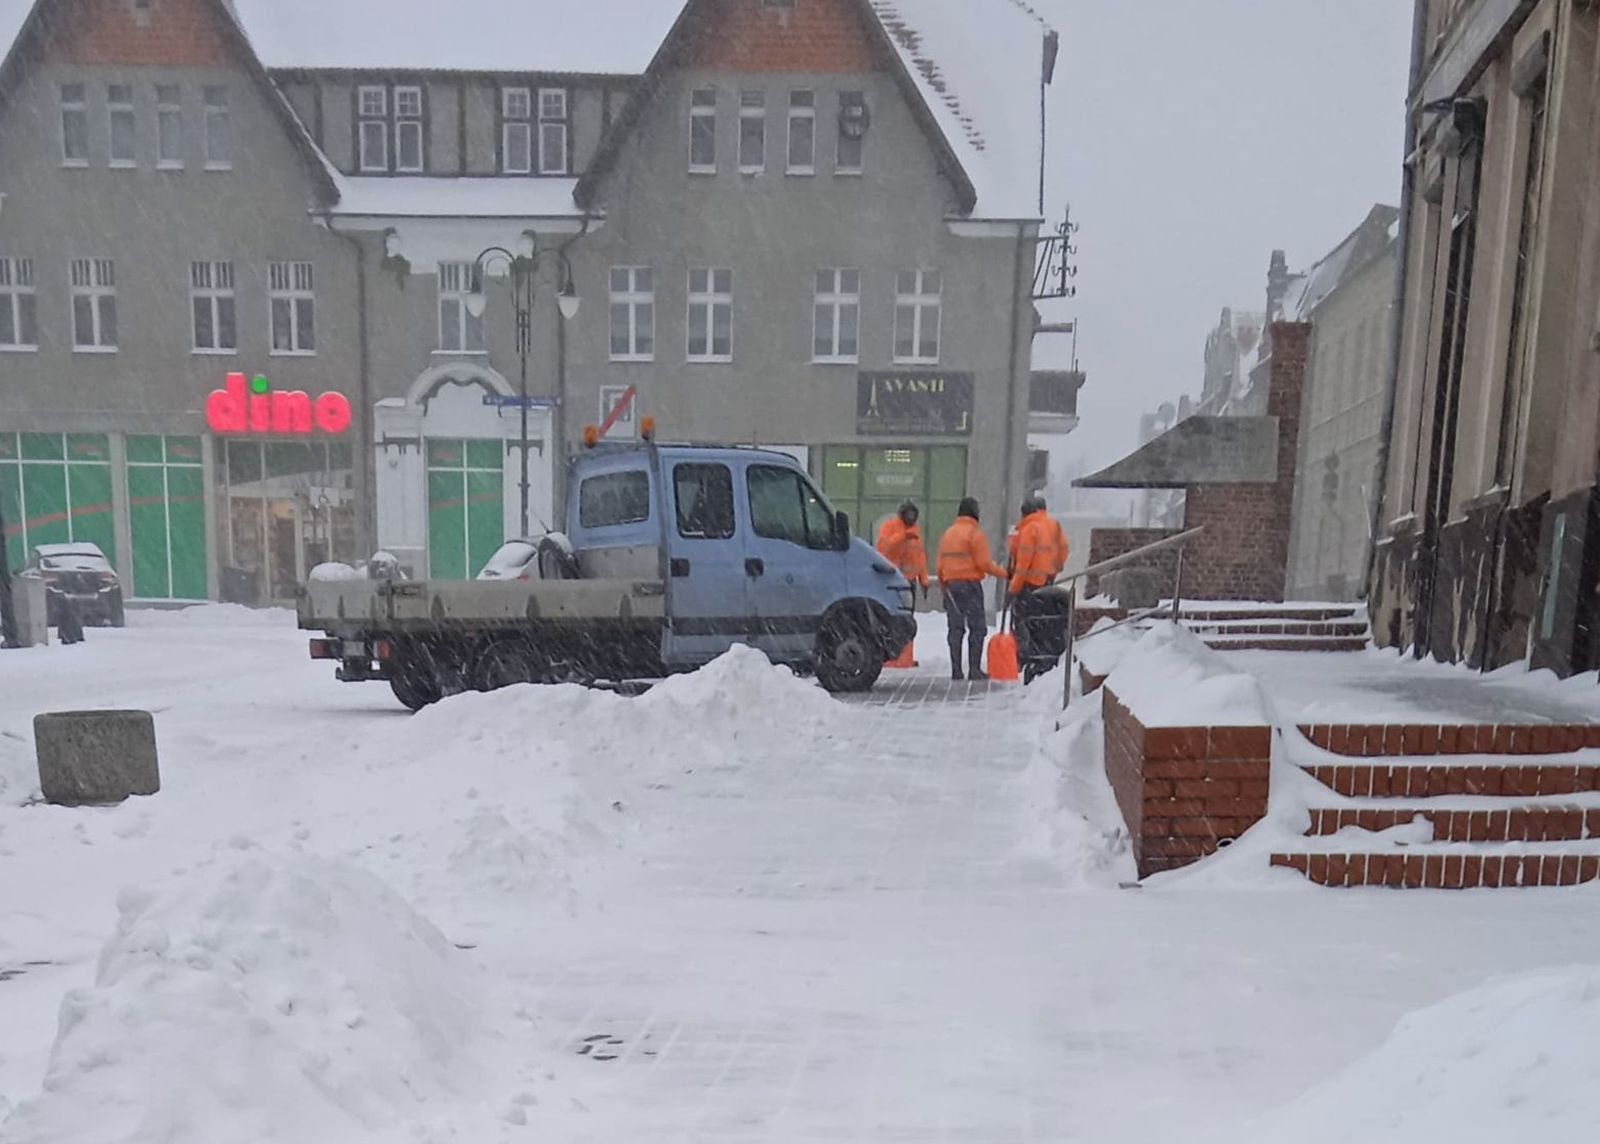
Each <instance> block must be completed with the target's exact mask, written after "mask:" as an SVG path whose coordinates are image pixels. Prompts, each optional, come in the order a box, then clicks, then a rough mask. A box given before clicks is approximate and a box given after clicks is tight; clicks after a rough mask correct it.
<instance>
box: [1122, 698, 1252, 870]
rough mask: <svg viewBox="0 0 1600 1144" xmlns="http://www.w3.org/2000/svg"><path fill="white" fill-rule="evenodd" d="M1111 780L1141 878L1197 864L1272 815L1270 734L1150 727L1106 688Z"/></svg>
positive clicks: (1239, 729)
mask: <svg viewBox="0 0 1600 1144" xmlns="http://www.w3.org/2000/svg"><path fill="white" fill-rule="evenodd" d="M1101 710H1102V711H1103V712H1104V725H1105V765H1106V777H1107V779H1109V780H1110V782H1111V789H1112V791H1113V792H1114V793H1115V794H1116V798H1117V806H1118V807H1119V808H1120V809H1121V811H1122V818H1123V821H1124V822H1126V823H1127V826H1128V834H1129V836H1130V838H1131V839H1132V844H1133V855H1134V860H1135V861H1136V862H1137V864H1138V869H1139V877H1141V878H1144V877H1148V876H1149V875H1151V874H1156V873H1159V872H1161V871H1162V870H1173V869H1177V868H1178V867H1180V866H1187V865H1189V864H1191V863H1193V862H1198V861H1199V860H1200V859H1201V858H1204V857H1206V856H1207V855H1208V854H1213V853H1215V852H1216V851H1217V849H1218V848H1219V847H1220V846H1222V845H1223V844H1225V843H1228V842H1231V841H1233V840H1234V839H1235V838H1238V837H1239V835H1241V834H1243V833H1244V832H1245V831H1246V830H1249V829H1250V828H1251V827H1252V826H1254V825H1255V824H1256V823H1257V822H1259V821H1261V819H1262V818H1264V817H1266V813H1267V795H1268V790H1269V784H1270V781H1271V773H1272V729H1271V728H1270V727H1149V728H1147V727H1145V726H1144V725H1143V724H1142V723H1140V722H1139V720H1138V717H1137V716H1135V715H1134V714H1133V712H1131V711H1130V710H1128V708H1127V706H1126V705H1124V704H1123V703H1122V701H1121V700H1119V699H1118V698H1117V696H1116V694H1115V693H1114V692H1113V691H1112V689H1111V688H1109V687H1107V688H1105V689H1104V702H1103V706H1102V708H1101Z"/></svg>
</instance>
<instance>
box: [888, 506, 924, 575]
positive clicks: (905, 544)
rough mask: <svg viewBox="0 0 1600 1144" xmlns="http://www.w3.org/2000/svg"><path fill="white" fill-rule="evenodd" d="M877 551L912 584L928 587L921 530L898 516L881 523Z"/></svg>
mask: <svg viewBox="0 0 1600 1144" xmlns="http://www.w3.org/2000/svg"><path fill="white" fill-rule="evenodd" d="M878 551H879V552H881V553H882V554H883V556H884V557H885V558H886V559H887V560H888V561H889V563H891V564H893V565H894V566H895V567H896V568H898V569H900V574H901V575H903V576H904V577H905V578H906V579H907V580H908V581H910V582H911V583H913V584H921V585H922V586H923V587H924V588H926V587H927V586H928V550H927V549H926V548H924V547H923V544H922V530H921V529H920V528H919V527H917V526H916V525H914V524H907V523H906V522H905V521H903V520H901V519H900V518H899V517H898V516H892V517H890V518H889V519H888V520H886V521H884V522H883V527H882V528H880V529H879V530H878Z"/></svg>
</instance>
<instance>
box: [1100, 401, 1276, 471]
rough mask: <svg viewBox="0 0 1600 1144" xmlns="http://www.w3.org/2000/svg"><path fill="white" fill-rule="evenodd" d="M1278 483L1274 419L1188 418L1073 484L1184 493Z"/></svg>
mask: <svg viewBox="0 0 1600 1144" xmlns="http://www.w3.org/2000/svg"><path fill="white" fill-rule="evenodd" d="M1277 479H1278V419H1277V418H1276V417H1189V418H1186V419H1185V420H1183V421H1180V422H1178V423H1177V424H1176V425H1174V426H1173V427H1172V428H1171V429H1168V430H1167V431H1166V432H1165V433H1163V434H1161V436H1159V437H1156V438H1153V439H1152V440H1150V441H1147V442H1145V443H1144V444H1143V445H1141V446H1139V447H1138V448H1137V449H1135V450H1134V451H1133V452H1132V453H1129V454H1128V455H1127V456H1126V457H1124V458H1122V460H1120V461H1118V462H1117V463H1116V464H1114V465H1110V466H1108V467H1106V468H1104V469H1101V470H1100V471H1099V472H1098V473H1092V474H1090V475H1089V476H1087V477H1080V478H1079V479H1078V480H1076V481H1073V482H1072V483H1073V484H1074V485H1075V486H1077V487H1078V488H1082V489H1181V488H1187V487H1188V486H1190V485H1200V484H1271V483H1273V482H1274V481H1276V480H1277Z"/></svg>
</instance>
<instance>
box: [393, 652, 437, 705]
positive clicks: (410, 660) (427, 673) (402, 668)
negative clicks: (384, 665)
mask: <svg viewBox="0 0 1600 1144" xmlns="http://www.w3.org/2000/svg"><path fill="white" fill-rule="evenodd" d="M389 690H390V691H393V692H394V697H395V698H396V699H398V700H400V702H401V704H402V705H404V706H405V708H406V709H407V710H410V711H421V710H422V709H423V708H424V707H427V706H430V705H432V704H434V703H437V702H439V700H441V699H443V698H444V689H443V688H442V687H440V686H439V679H438V676H437V675H436V674H435V672H434V670H433V659H432V657H431V656H429V655H428V654H427V653H426V651H421V652H420V654H419V655H416V656H407V657H405V658H403V659H397V660H395V661H394V663H392V664H391V665H390V667H389Z"/></svg>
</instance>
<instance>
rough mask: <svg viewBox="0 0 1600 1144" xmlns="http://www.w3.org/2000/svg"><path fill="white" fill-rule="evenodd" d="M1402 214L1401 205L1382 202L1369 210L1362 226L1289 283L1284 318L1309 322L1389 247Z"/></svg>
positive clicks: (1362, 221) (1393, 239)
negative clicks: (1337, 292)
mask: <svg viewBox="0 0 1600 1144" xmlns="http://www.w3.org/2000/svg"><path fill="white" fill-rule="evenodd" d="M1399 217H1400V211H1399V209H1398V208H1396V207H1391V206H1385V205H1383V204H1382V203H1379V204H1378V205H1376V206H1374V207H1373V208H1372V209H1371V210H1370V211H1368V212H1367V217H1366V218H1364V219H1362V220H1361V225H1360V226H1358V227H1356V228H1355V230H1353V231H1351V232H1350V233H1349V234H1347V235H1346V236H1345V237H1344V239H1343V240H1342V241H1341V242H1340V243H1339V245H1338V246H1336V247H1334V248H1333V249H1332V250H1330V251H1329V252H1328V253H1327V254H1326V255H1324V256H1323V257H1322V259H1321V260H1320V261H1319V262H1318V263H1317V264H1316V265H1315V266H1313V267H1312V268H1311V269H1310V270H1308V271H1306V272H1305V273H1304V274H1302V275H1300V276H1299V277H1298V278H1297V279H1296V280H1295V282H1294V283H1293V284H1292V285H1291V286H1290V287H1289V291H1288V293H1287V294H1286V295H1285V296H1284V300H1283V318H1284V320H1285V321H1292V322H1309V321H1310V320H1311V316H1312V313H1313V312H1314V311H1315V310H1316V308H1317V307H1318V306H1320V305H1322V303H1323V302H1325V301H1327V300H1328V296H1329V295H1331V294H1332V293H1333V292H1334V291H1335V290H1337V289H1339V287H1340V286H1343V285H1344V284H1345V283H1346V282H1348V281H1349V280H1350V279H1351V278H1353V277H1355V275H1356V274H1357V273H1358V272H1359V271H1360V270H1362V269H1363V268H1364V267H1365V266H1366V265H1367V264H1368V263H1370V262H1371V261H1372V260H1373V259H1375V258H1377V257H1378V256H1379V255H1381V254H1383V252H1384V251H1385V250H1387V249H1388V248H1389V245H1390V243H1392V242H1393V241H1395V235H1396V232H1395V225H1396V223H1397V220H1398V219H1399Z"/></svg>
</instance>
